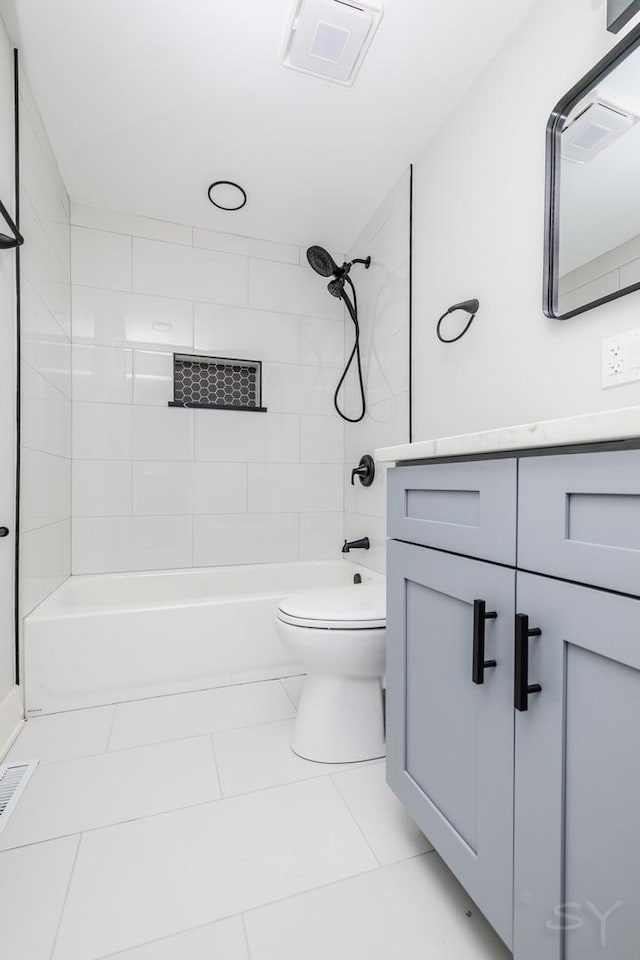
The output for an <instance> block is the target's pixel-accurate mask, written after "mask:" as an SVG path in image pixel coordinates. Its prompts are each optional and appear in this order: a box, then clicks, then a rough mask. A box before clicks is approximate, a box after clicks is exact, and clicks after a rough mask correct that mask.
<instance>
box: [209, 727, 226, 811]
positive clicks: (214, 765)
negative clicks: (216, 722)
mask: <svg viewBox="0 0 640 960" xmlns="http://www.w3.org/2000/svg"><path fill="white" fill-rule="evenodd" d="M213 736H214V735H213V733H210V734H209V744H210V746H211V753H212V755H213V769H214V770H215V772H216V780H217V781H218V790H219V791H220V799H221V800H225V799H226V797H225V795H224V790H223V789H222V778H221V776H220V767H219V766H218V758H217V756H216V745H215V743H214V740H213Z"/></svg>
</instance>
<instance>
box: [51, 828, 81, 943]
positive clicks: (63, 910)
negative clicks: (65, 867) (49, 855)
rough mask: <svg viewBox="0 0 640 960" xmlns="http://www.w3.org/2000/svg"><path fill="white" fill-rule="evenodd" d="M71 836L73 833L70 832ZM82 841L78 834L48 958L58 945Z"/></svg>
mask: <svg viewBox="0 0 640 960" xmlns="http://www.w3.org/2000/svg"><path fill="white" fill-rule="evenodd" d="M71 836H73V834H71ZM81 843H82V834H81V833H80V834H78V843H77V844H76V852H75V854H74V856H73V863H72V864H71V870H70V871H69V880H68V881H67V889H66V890H65V892H64V899H63V901H62V909H61V910H60V916H59V917H58V923H57V925H56V932H55V935H54V938H53V942H52V944H51V952H50V954H49V960H53V955H54V954H55V952H56V946H57V945H58V937H59V935H60V927H61V926H62V918H63V917H64V912H65V910H66V909H67V902H68V900H69V891H70V890H71V881H72V880H73V875H74V873H75V869H76V863H77V862H78V855H79V853H80V844H81Z"/></svg>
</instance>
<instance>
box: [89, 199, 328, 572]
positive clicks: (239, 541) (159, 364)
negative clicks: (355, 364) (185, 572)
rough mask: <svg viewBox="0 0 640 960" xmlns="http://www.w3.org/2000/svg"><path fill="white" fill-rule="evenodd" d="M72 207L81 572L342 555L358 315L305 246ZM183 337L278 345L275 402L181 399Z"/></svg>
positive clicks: (269, 362) (269, 368)
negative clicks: (348, 331)
mask: <svg viewBox="0 0 640 960" xmlns="http://www.w3.org/2000/svg"><path fill="white" fill-rule="evenodd" d="M71 220H72V245H71V247H72V258H71V263H72V284H73V572H74V573H96V572H111V571H126V570H146V569H159V568H172V567H189V566H192V565H193V566H202V565H217V564H240V563H254V562H265V561H266V562H269V561H288V560H297V559H326V558H338V557H339V556H340V546H341V543H342V533H343V515H342V510H343V473H344V467H343V442H344V433H343V426H342V422H341V421H340V420H339V419H338V417H337V416H336V414H335V413H334V412H333V406H332V394H333V389H334V387H335V383H336V381H337V379H338V377H339V375H340V372H341V363H342V357H343V349H344V319H343V313H342V305H341V304H340V303H339V301H337V300H335V299H334V298H332V297H331V296H330V295H329V294H328V292H327V290H326V283H325V282H323V281H322V279H321V278H320V277H318V276H316V275H315V274H314V273H313V272H312V271H311V269H310V268H309V267H308V265H307V263H306V259H305V257H304V251H302V250H300V249H299V248H298V247H297V246H289V245H286V244H280V243H272V242H270V241H267V240H255V239H249V238H243V237H238V236H232V235H229V234H222V233H216V232H214V231H207V230H201V229H192V228H191V227H188V226H183V225H180V224H174V223H168V222H164V221H158V220H151V219H146V218H141V217H133V216H127V215H119V214H112V213H108V212H105V211H101V210H97V209H95V208H92V207H87V206H84V205H77V204H72V211H71ZM312 239H313V238H312ZM174 351H177V352H185V353H193V352H196V353H198V352H201V353H204V354H211V355H220V356H226V357H236V358H241V359H249V360H262V361H263V403H264V405H265V406H266V407H267V408H268V412H267V413H245V412H232V411H218V410H184V409H176V408H169V407H168V406H167V403H168V401H169V400H170V399H171V398H172V382H171V375H172V354H173V352H174Z"/></svg>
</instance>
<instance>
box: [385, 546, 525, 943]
mask: <svg viewBox="0 0 640 960" xmlns="http://www.w3.org/2000/svg"><path fill="white" fill-rule="evenodd" d="M389 570H390V572H391V576H390V577H389V581H388V585H389V602H388V607H387V609H388V614H387V618H388V630H389V631H390V634H391V635H392V636H393V643H391V644H390V645H389V647H388V652H387V757H388V760H387V766H388V777H389V781H390V783H391V785H392V787H393V789H394V790H395V792H396V793H397V795H398V796H399V797H400V799H401V800H402V801H403V803H404V804H405V806H406V807H407V809H408V810H409V811H410V813H411V814H412V816H413V818H414V819H415V821H416V823H417V824H418V825H419V826H420V828H421V829H422V830H423V831H424V833H425V834H426V835H427V836H428V837H429V839H430V840H431V842H432V843H433V844H434V846H435V847H436V849H437V850H438V852H439V853H440V855H441V856H442V857H443V859H444V860H445V862H446V863H447V864H448V866H449V867H450V868H451V870H452V871H453V872H454V873H455V874H456V876H457V877H458V878H459V879H460V881H461V883H462V884H463V885H464V886H465V887H466V889H467V890H468V891H469V893H470V895H471V896H472V897H473V898H474V899H475V901H476V902H477V903H478V905H479V907H480V908H481V910H482V911H483V912H484V913H485V915H486V916H487V917H488V918H489V919H490V921H491V923H492V924H493V925H494V927H495V928H496V930H497V931H498V932H499V934H500V936H501V937H502V938H503V939H504V940H505V942H506V943H507V944H508V945H511V942H512V924H513V908H512V898H513V736H514V721H513V640H512V633H513V617H514V613H515V607H514V601H515V571H514V570H509V569H507V568H504V567H500V566H497V565H495V564H489V563H483V562H481V561H479V560H473V559H468V558H466V557H460V556H455V555H452V554H447V553H442V552H439V551H436V550H430V549H425V548H424V547H417V546H414V545H413V544H406V543H399V542H391V543H390V544H389ZM478 602H481V603H483V604H484V605H485V606H484V613H486V614H493V613H495V614H497V616H496V617H491V616H489V617H486V618H484V617H483V618H482V622H480V620H479V618H478ZM480 612H482V611H480ZM479 631H480V637H478V632H479ZM482 632H483V633H484V655H483V658H482V659H483V662H484V661H495V666H488V667H486V668H485V669H484V670H483V671H482V679H483V681H484V682H483V683H477V682H474V679H473V667H474V640H475V641H476V643H475V649H476V653H477V647H478V640H479V639H480V640H481V639H482V638H481V634H482ZM478 679H480V677H479V676H476V680H478Z"/></svg>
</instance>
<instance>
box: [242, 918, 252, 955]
mask: <svg viewBox="0 0 640 960" xmlns="http://www.w3.org/2000/svg"><path fill="white" fill-rule="evenodd" d="M247 912H248V911H244V910H243V912H242V913H241V914H240V922H241V923H242V932H243V934H244V943H245V946H246V948H247V960H251V946H250V945H249V931H248V930H247V921H246V917H245V913H247Z"/></svg>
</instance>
